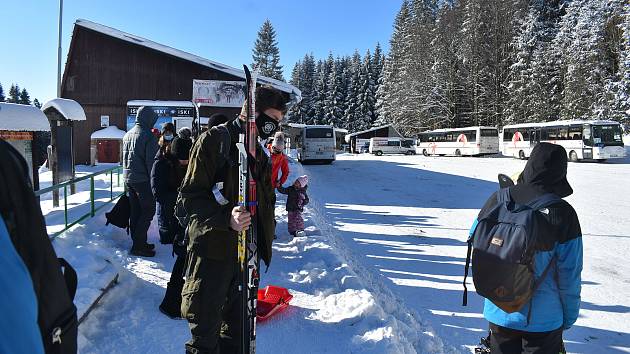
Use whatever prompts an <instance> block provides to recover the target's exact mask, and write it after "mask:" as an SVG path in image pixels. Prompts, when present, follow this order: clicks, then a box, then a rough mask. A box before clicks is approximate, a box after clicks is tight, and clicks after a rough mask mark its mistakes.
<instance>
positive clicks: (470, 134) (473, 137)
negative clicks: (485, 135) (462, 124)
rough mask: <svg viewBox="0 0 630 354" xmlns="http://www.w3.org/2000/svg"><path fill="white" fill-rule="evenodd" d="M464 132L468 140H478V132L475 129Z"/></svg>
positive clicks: (471, 141) (472, 141)
mask: <svg viewBox="0 0 630 354" xmlns="http://www.w3.org/2000/svg"><path fill="white" fill-rule="evenodd" d="M463 133H464V135H466V140H467V141H468V142H469V143H474V142H475V141H477V132H476V131H475V130H467V131H465V132H463Z"/></svg>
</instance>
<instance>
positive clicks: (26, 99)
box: [17, 88, 31, 105]
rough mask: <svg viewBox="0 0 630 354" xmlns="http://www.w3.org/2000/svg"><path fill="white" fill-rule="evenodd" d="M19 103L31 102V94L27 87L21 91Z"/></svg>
mask: <svg viewBox="0 0 630 354" xmlns="http://www.w3.org/2000/svg"><path fill="white" fill-rule="evenodd" d="M17 103H19V104H28V105H30V104H31V96H30V95H29V94H28V91H26V89H25V88H23V89H22V91H20V97H19V99H18V102H17Z"/></svg>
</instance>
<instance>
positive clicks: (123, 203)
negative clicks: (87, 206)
mask: <svg viewBox="0 0 630 354" xmlns="http://www.w3.org/2000/svg"><path fill="white" fill-rule="evenodd" d="M130 216H131V206H130V205H129V197H128V196H127V194H123V195H121V196H120V198H119V199H118V201H117V202H116V205H114V207H113V208H112V210H110V211H109V212H107V213H105V218H107V222H106V223H105V225H109V224H112V225H114V226H118V227H120V228H121V229H125V230H127V234H129V218H130Z"/></svg>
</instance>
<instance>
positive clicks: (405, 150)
mask: <svg viewBox="0 0 630 354" xmlns="http://www.w3.org/2000/svg"><path fill="white" fill-rule="evenodd" d="M369 152H370V154H374V155H376V156H381V155H383V154H405V155H415V154H416V149H414V147H413V140H411V139H405V138H371V139H370V147H369Z"/></svg>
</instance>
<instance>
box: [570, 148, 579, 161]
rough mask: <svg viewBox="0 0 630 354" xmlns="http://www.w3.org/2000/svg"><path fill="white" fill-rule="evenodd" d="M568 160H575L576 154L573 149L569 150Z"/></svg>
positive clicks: (576, 158)
mask: <svg viewBox="0 0 630 354" xmlns="http://www.w3.org/2000/svg"><path fill="white" fill-rule="evenodd" d="M569 160H571V162H577V160H578V156H577V153H576V152H575V151H573V150H571V152H570V153H569Z"/></svg>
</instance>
